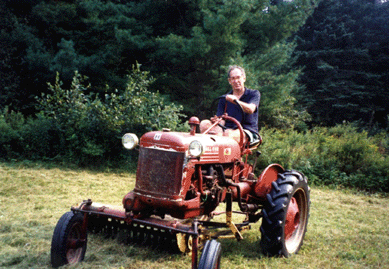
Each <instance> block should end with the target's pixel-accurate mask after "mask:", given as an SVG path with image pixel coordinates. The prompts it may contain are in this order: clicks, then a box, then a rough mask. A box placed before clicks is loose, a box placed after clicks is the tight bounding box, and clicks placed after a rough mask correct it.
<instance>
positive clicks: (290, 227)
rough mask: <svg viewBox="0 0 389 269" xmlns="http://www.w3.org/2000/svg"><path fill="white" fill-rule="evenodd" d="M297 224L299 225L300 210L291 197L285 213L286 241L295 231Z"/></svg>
mask: <svg viewBox="0 0 389 269" xmlns="http://www.w3.org/2000/svg"><path fill="white" fill-rule="evenodd" d="M299 223H300V210H299V207H298V204H297V201H296V198H294V197H292V199H291V201H290V204H289V207H288V212H287V213H286V221H285V239H288V238H290V237H291V236H292V234H293V232H294V231H295V230H296V228H297V227H298V225H299Z"/></svg>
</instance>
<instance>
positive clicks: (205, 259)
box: [198, 240, 222, 269]
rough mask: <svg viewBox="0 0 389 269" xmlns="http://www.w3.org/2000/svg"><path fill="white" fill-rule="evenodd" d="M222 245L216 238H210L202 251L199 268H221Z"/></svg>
mask: <svg viewBox="0 0 389 269" xmlns="http://www.w3.org/2000/svg"><path fill="white" fill-rule="evenodd" d="M221 251H222V248H221V245H220V243H219V242H217V241H216V240H208V241H207V242H206V243H205V245H204V249H203V253H201V257H200V262H199V267H198V269H219V268H220V260H221Z"/></svg>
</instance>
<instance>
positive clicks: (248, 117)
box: [216, 88, 261, 133]
mask: <svg viewBox="0 0 389 269" xmlns="http://www.w3.org/2000/svg"><path fill="white" fill-rule="evenodd" d="M228 94H232V91H231V92H230V93H228ZM260 100H261V93H260V92H259V91H256V90H250V89H247V88H245V91H244V94H243V95H242V96H241V97H240V98H239V101H242V102H245V103H248V104H255V106H256V109H255V111H254V113H253V114H247V113H244V117H243V111H242V110H241V109H240V108H239V106H238V105H237V104H233V103H230V102H227V100H226V99H225V98H221V99H220V101H219V105H218V108H217V113H216V115H217V116H221V115H223V114H224V113H227V114H228V116H231V117H234V118H235V119H237V120H238V121H239V122H240V123H241V124H242V127H243V129H246V130H249V131H251V132H253V133H258V107H259V102H260ZM226 103H227V107H225V105H226ZM225 126H226V127H227V128H228V129H236V128H238V127H237V126H236V125H235V124H234V123H233V122H232V121H226V125H225Z"/></svg>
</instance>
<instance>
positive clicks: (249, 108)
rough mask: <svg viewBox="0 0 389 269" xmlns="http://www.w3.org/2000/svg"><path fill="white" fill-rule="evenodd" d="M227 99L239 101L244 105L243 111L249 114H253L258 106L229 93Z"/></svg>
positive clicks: (231, 101) (232, 101)
mask: <svg viewBox="0 0 389 269" xmlns="http://www.w3.org/2000/svg"><path fill="white" fill-rule="evenodd" d="M226 100H227V101H228V102H230V103H234V102H237V103H238V104H239V105H240V106H241V107H242V109H243V112H244V113H247V114H253V113H254V112H255V110H256V109H257V106H256V105H255V104H248V103H245V102H243V101H239V99H238V98H237V97H236V96H235V95H233V94H228V95H227V96H226Z"/></svg>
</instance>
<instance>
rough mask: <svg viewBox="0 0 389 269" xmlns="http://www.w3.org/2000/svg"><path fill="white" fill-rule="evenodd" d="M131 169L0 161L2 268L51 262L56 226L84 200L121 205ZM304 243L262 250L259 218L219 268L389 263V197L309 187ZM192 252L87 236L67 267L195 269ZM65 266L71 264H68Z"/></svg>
mask: <svg viewBox="0 0 389 269" xmlns="http://www.w3.org/2000/svg"><path fill="white" fill-rule="evenodd" d="M134 181H135V178H134V175H133V174H129V173H126V172H94V171H89V170H81V169H66V168H58V167H50V166H48V165H45V164H36V163H33V164H26V163H24V164H15V163H14V164H10V163H0V182H1V184H0V268H50V244H51V237H52V233H53V230H54V227H55V225H56V223H57V221H58V219H59V218H60V217H61V215H62V214H63V213H65V212H66V211H69V209H70V206H71V205H74V204H76V203H79V202H81V201H82V200H83V199H86V198H92V200H94V201H96V202H100V203H104V204H111V205H119V206H120V205H121V200H122V197H123V196H124V195H125V194H126V193H127V192H128V191H130V190H132V188H133V187H134V183H135V182H134ZM311 202H312V204H311V216H310V219H309V224H308V232H307V234H306V237H305V241H304V245H303V247H302V249H301V250H300V252H299V254H298V255H294V256H292V257H291V258H288V259H286V258H267V257H264V256H263V255H262V254H261V251H260V247H259V240H258V237H259V236H260V233H259V226H260V223H257V224H254V225H252V229H251V231H248V232H245V233H244V234H243V236H244V237H245V239H244V240H243V241H241V242H237V241H235V240H229V239H222V240H220V242H221V243H222V251H223V254H222V268H389V255H388V254H387V252H388V249H389V225H388V223H389V214H388V212H387V211H388V209H389V206H388V204H389V203H388V202H389V199H388V198H387V197H382V196H380V195H364V194H360V193H355V192H353V191H345V190H334V189H328V188H324V187H314V186H313V187H311ZM190 264H191V260H190V257H188V256H184V255H182V254H177V255H171V254H168V253H164V252H161V251H157V250H152V249H150V248H147V247H140V246H136V245H135V246H133V245H123V244H120V243H119V242H118V241H117V240H116V239H104V238H103V237H101V236H98V235H90V236H89V241H88V249H87V252H86V257H85V261H84V262H83V263H81V264H78V265H76V266H68V268H126V269H130V268H134V269H135V268H136V269H141V268H142V269H143V268H155V269H157V268H158V269H159V268H190ZM65 268H67V267H65Z"/></svg>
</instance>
